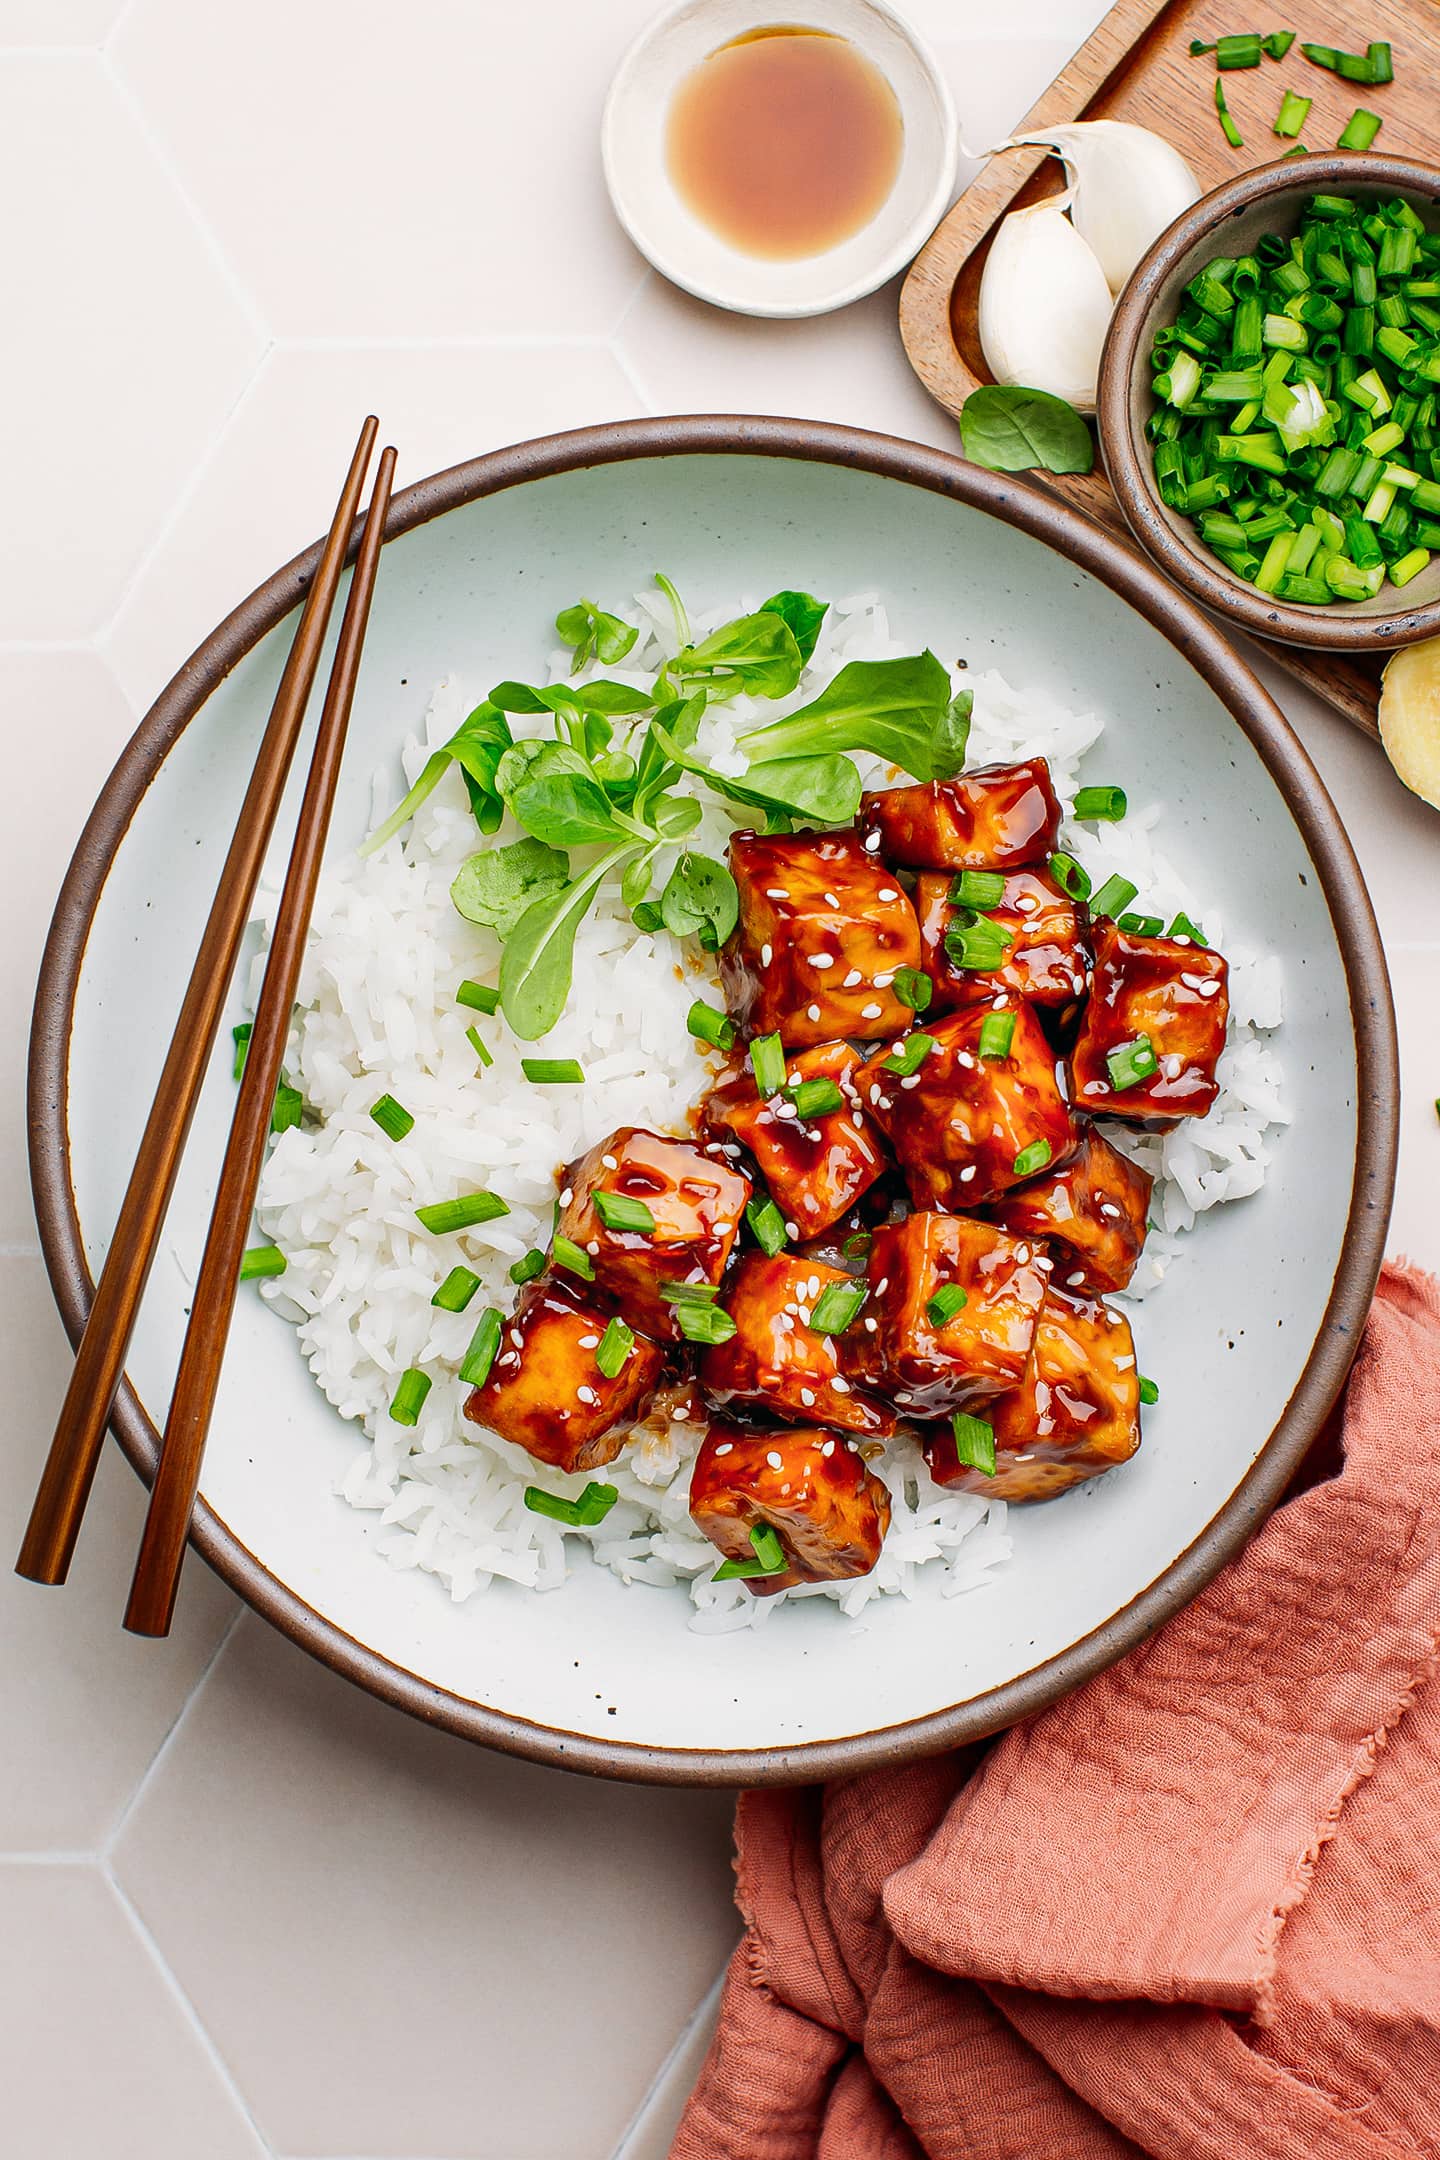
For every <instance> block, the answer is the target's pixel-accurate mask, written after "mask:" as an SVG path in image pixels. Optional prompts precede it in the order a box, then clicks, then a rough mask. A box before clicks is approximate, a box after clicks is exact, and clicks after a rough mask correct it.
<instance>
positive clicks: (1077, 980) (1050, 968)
mask: <svg viewBox="0 0 1440 2160" xmlns="http://www.w3.org/2000/svg"><path fill="white" fill-rule="evenodd" d="M954 882H955V879H954V876H953V875H952V874H950V873H948V872H945V871H940V870H927V871H924V872H923V873H922V874H921V876H919V877H918V878H917V879H916V880H915V913H916V915H917V916H918V918H919V922H920V950H921V953H922V955H923V958H922V960H921V966H922V967H923V968H924V970H925V973H926V974H927V975H928V976H929V977H930V980H931V981H932V982H933V984H934V985H935V991H934V996H933V998H932V1000H931V1004H930V1007H929V1010H930V1011H932V1012H937V1013H938V1012H952V1011H954V1010H955V1008H956V1007H957V1006H960V1005H975V1004H980V1003H983V1002H986V1001H989V1000H993V999H995V998H996V997H1000V996H1008V997H1014V998H1027V999H1028V1000H1029V1001H1030V1003H1031V1004H1032V1005H1050V1006H1055V1007H1057V1008H1062V1009H1063V1008H1064V1007H1065V1006H1069V1005H1074V1004H1076V1003H1077V1002H1078V1001H1079V999H1081V998H1082V997H1083V996H1084V995H1085V985H1086V983H1087V982H1088V981H1089V977H1090V946H1089V941H1088V931H1089V916H1088V911H1087V910H1086V909H1085V908H1084V907H1083V906H1080V907H1077V906H1076V904H1075V902H1074V901H1073V900H1071V899H1070V898H1069V897H1068V895H1067V894H1065V893H1063V892H1062V891H1061V890H1060V887H1059V886H1058V885H1057V884H1056V883H1055V880H1054V879H1053V878H1052V877H1051V876H1050V875H1049V873H1048V872H1047V871H1044V870H1012V871H1010V872H1008V873H1007V874H1006V876H1005V890H1004V895H1003V897H1002V898H1001V899H1000V900H999V901H997V902H996V903H995V904H994V905H993V906H988V905H987V906H986V907H985V909H984V910H983V913H984V915H985V917H986V919H987V920H988V921H992V922H996V923H998V924H999V926H1000V928H1001V929H1002V930H1008V931H1009V933H1010V937H1011V940H1012V942H1011V943H1010V944H1009V945H1007V946H1006V948H1005V960H1004V964H1003V966H1001V967H998V968H963V967H961V966H960V964H959V962H958V961H956V960H953V959H952V958H951V956H950V953H949V952H948V950H947V949H946V945H945V933H946V931H947V930H948V929H949V928H950V927H951V925H952V924H953V923H954V922H955V920H956V917H957V916H960V917H962V918H963V917H964V914H965V911H964V910H963V909H961V908H957V907H955V906H954V905H952V903H951V901H950V898H949V894H950V889H951V887H952V885H953V884H954Z"/></svg>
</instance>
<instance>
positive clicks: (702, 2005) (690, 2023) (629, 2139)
mask: <svg viewBox="0 0 1440 2160" xmlns="http://www.w3.org/2000/svg"><path fill="white" fill-rule="evenodd" d="M733 1957H734V1952H733V1951H732V1952H731V1953H730V1956H729V1957H727V1958H726V1960H725V1963H724V1964H723V1965H722V1966H721V1968H720V1970H719V1972H718V1973H716V1975H715V1978H714V1979H713V1980H712V1981H711V1983H710V1985H709V1987H708V1988H706V1990H705V1993H704V1994H703V1995H702V1996H701V1998H700V2000H699V2002H698V2003H696V2005H695V2008H694V2009H693V2010H692V2011H691V2013H690V2015H689V2017H688V2018H686V2020H685V2023H684V2024H683V2025H682V2026H681V2028H680V2030H679V2032H678V2033H677V2034H676V2036H675V2039H674V2041H673V2043H672V2044H671V2046H670V2048H669V2049H668V2051H667V2053H666V2055H665V2059H664V2061H663V2062H662V2063H661V2064H660V2067H659V2068H658V2070H657V2071H656V2072H655V2075H654V2077H653V2078H651V2080H650V2083H649V2084H648V2085H647V2086H646V2088H645V2091H644V2093H643V2095H642V2096H641V2100H640V2105H639V2106H638V2107H637V2108H636V2110H635V2112H634V2114H633V2115H632V2116H631V2118H630V2120H629V2122H628V2123H626V2125H625V2128H624V2129H623V2130H622V2131H621V2133H620V2139H619V2143H618V2144H617V2145H616V2146H615V2149H614V2151H613V2152H612V2153H611V2155H610V2160H625V2152H626V2148H627V2146H629V2145H631V2144H632V2143H633V2141H634V2138H635V2134H636V2132H637V2131H638V2130H640V2129H641V2128H642V2127H643V2126H644V2122H645V2117H646V2115H647V2114H648V2113H649V2111H650V2106H651V2103H652V2101H653V2100H654V2099H655V2097H656V2095H657V2094H658V2093H659V2092H660V2091H661V2089H662V2087H663V2086H664V2085H665V2084H666V2082H667V2080H668V2079H669V2076H670V2073H671V2071H672V2070H673V2069H674V2067H675V2065H676V2063H678V2062H679V2060H680V2057H681V2055H682V2054H683V2053H684V2050H685V2048H686V2047H687V2046H688V2044H689V2042H690V2039H691V2036H692V2034H693V2033H694V2031H695V2028H696V2027H697V2025H699V2024H700V2023H701V2022H702V2021H703V2020H704V2019H705V2018H707V2017H709V2016H710V2015H711V2014H712V2013H713V2011H714V2009H715V2008H716V2006H717V2005H718V2003H719V2001H720V1996H721V1992H722V1991H723V1989H724V1986H725V1977H726V1974H727V1973H728V1972H729V1970H730V1965H731V1961H732V1959H733Z"/></svg>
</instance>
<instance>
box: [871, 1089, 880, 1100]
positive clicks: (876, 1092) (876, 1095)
mask: <svg viewBox="0 0 1440 2160" xmlns="http://www.w3.org/2000/svg"><path fill="white" fill-rule="evenodd" d="M870 1100H871V1102H879V1100H880V1090H879V1088H878V1087H872V1088H871V1090H870Z"/></svg>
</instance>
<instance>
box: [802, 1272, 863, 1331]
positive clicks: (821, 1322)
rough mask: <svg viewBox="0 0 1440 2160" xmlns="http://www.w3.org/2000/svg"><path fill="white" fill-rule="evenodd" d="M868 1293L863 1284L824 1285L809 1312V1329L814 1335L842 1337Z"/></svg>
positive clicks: (857, 1314) (834, 1283)
mask: <svg viewBox="0 0 1440 2160" xmlns="http://www.w3.org/2000/svg"><path fill="white" fill-rule="evenodd" d="M869 1295H870V1292H869V1290H868V1289H867V1288H866V1287H865V1285H864V1283H838V1282H832V1283H826V1285H825V1287H824V1289H823V1290H822V1291H821V1292H820V1295H819V1297H818V1298H816V1300H815V1303H814V1305H813V1307H812V1308H811V1312H810V1323H809V1324H810V1328H811V1331H812V1333H814V1334H816V1335H843V1334H844V1332H845V1330H846V1328H848V1327H849V1325H850V1323H851V1321H852V1320H854V1319H856V1318H858V1316H859V1313H860V1308H861V1306H862V1305H863V1304H864V1303H865V1300H866V1299H867V1298H868V1297H869Z"/></svg>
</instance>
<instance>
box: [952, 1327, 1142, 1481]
mask: <svg viewBox="0 0 1440 2160" xmlns="http://www.w3.org/2000/svg"><path fill="white" fill-rule="evenodd" d="M976 1415H983V1416H984V1418H985V1419H986V1421H987V1422H988V1423H989V1424H990V1425H992V1426H993V1428H994V1433H995V1476H994V1477H987V1476H986V1475H985V1473H984V1471H983V1470H976V1469H974V1468H972V1467H971V1466H970V1465H969V1464H966V1463H961V1462H960V1460H959V1458H958V1456H957V1454H956V1450H955V1438H954V1433H953V1431H952V1429H951V1428H950V1427H949V1426H948V1425H947V1426H936V1427H934V1428H933V1429H932V1430H931V1432H929V1433H928V1434H927V1435H926V1436H925V1440H924V1443H923V1445H924V1450H925V1459H926V1461H927V1462H928V1463H929V1465H930V1474H931V1476H932V1477H933V1478H934V1479H935V1480H936V1482H937V1483H938V1484H941V1485H959V1486H962V1487H963V1488H964V1490H965V1491H966V1492H977V1493H984V1494H985V1495H986V1496H987V1497H988V1498H990V1499H992V1500H1050V1499H1053V1498H1054V1496H1055V1495H1056V1493H1062V1492H1065V1491H1066V1490H1067V1489H1068V1487H1070V1486H1071V1485H1078V1484H1080V1483H1081V1482H1082V1481H1083V1480H1084V1479H1085V1478H1092V1477H1099V1476H1100V1475H1101V1473H1102V1472H1103V1471H1106V1470H1113V1469H1114V1467H1115V1465H1116V1464H1117V1463H1123V1462H1128V1461H1129V1459H1130V1457H1131V1456H1132V1455H1133V1454H1134V1453H1135V1450H1136V1448H1138V1447H1139V1445H1140V1377H1139V1374H1138V1373H1137V1372H1136V1369H1135V1344H1134V1341H1133V1340H1132V1338H1131V1334H1130V1324H1129V1322H1128V1321H1127V1320H1126V1318H1125V1316H1124V1314H1123V1313H1120V1312H1117V1311H1116V1310H1115V1309H1114V1308H1113V1307H1112V1306H1109V1305H1106V1304H1105V1303H1103V1301H1102V1300H1101V1299H1099V1298H1087V1297H1080V1296H1066V1295H1065V1293H1064V1292H1062V1291H1057V1290H1055V1289H1053V1288H1052V1289H1051V1290H1050V1291H1048V1292H1047V1294H1046V1298H1045V1304H1044V1307H1043V1308H1042V1310H1041V1314H1040V1318H1039V1320H1038V1321H1037V1323H1036V1326H1035V1342H1034V1346H1033V1348H1032V1350H1031V1353H1030V1359H1029V1362H1028V1364H1027V1365H1026V1368H1025V1377H1024V1379H1023V1380H1022V1381H1021V1383H1020V1385H1019V1387H1018V1388H1015V1389H1014V1390H1013V1391H1012V1392H1011V1393H1010V1394H1008V1395H1002V1396H1000V1397H999V1399H998V1400H997V1401H996V1402H993V1403H991V1404H989V1405H987V1406H986V1408H985V1409H984V1410H983V1412H977V1413H976Z"/></svg>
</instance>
